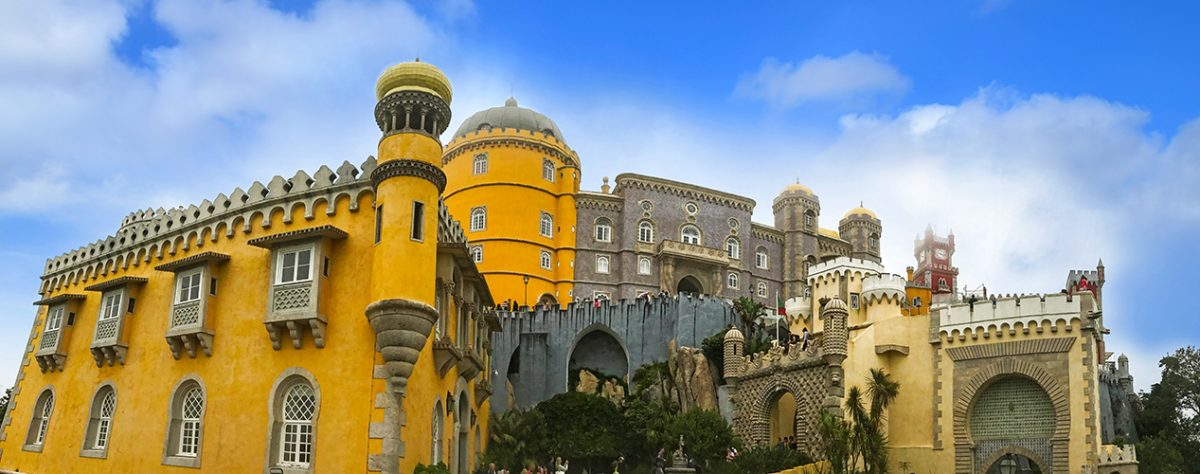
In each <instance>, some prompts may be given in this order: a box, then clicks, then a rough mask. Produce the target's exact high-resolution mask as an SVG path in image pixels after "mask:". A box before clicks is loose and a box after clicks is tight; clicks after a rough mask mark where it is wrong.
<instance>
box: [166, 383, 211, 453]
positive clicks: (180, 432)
mask: <svg viewBox="0 0 1200 474" xmlns="http://www.w3.org/2000/svg"><path fill="white" fill-rule="evenodd" d="M193 391H198V392H199V396H200V407H199V408H200V413H199V416H198V417H195V418H184V414H185V413H186V410H187V399H188V396H189V395H190V394H191V393H192V392H193ZM206 413H208V388H207V387H205V386H204V382H203V381H202V380H201V379H200V378H199V377H196V376H194V375H189V376H187V377H184V378H183V379H181V380H180V381H179V382H177V383H176V384H175V387H174V389H172V390H171V397H170V399H169V400H168V403H167V429H166V436H165V439H164V440H163V441H164V442H163V460H162V464H163V465H164V466H181V467H191V468H199V467H200V465H201V460H202V459H203V456H204V431H205V426H204V418H205V414H206ZM189 427H190V428H191V429H192V430H193V431H194V433H193V434H191V435H190V436H188V437H189V438H194V443H195V446H194V452H190V453H189V452H187V451H185V450H184V446H185V440H184V438H185V435H186V434H187V432H188V429H189Z"/></svg>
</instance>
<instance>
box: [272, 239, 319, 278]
mask: <svg viewBox="0 0 1200 474" xmlns="http://www.w3.org/2000/svg"><path fill="white" fill-rule="evenodd" d="M303 252H308V264H307V267H308V270H307V276H305V277H304V279H300V278H296V275H297V274H298V271H297V270H299V268H300V254H301V253H303ZM289 254H295V255H296V257H295V262H294V264H293V266H292V267H293V270H292V280H291V281H283V276H284V271H285V267H286V261H287V255H289ZM316 255H317V246H316V244H315V243H306V244H301V245H291V246H287V247H280V248H278V249H276V251H275V278H274V282H275V285H291V284H296V283H305V282H311V281H313V278H314V273H315V272H314V271H313V267H314V266H315V265H314V260H315V259H316Z"/></svg>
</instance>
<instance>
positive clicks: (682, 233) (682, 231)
mask: <svg viewBox="0 0 1200 474" xmlns="http://www.w3.org/2000/svg"><path fill="white" fill-rule="evenodd" d="M688 229H695V230H696V241H695V242H689V241H688V237H687V233H686V232H687V230H688ZM679 241H680V242H683V243H685V244H689V245H702V244H703V243H704V233H703V232H701V231H700V228H699V227H696V226H695V225H692V224H684V226H683V227H680V228H679Z"/></svg>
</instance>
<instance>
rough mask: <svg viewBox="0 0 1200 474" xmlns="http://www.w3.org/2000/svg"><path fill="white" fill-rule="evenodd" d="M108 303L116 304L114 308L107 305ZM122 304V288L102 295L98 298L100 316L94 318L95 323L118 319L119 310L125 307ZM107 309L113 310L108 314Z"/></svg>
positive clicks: (123, 294) (123, 290) (123, 296)
mask: <svg viewBox="0 0 1200 474" xmlns="http://www.w3.org/2000/svg"><path fill="white" fill-rule="evenodd" d="M109 301H113V302H115V303H116V304H115V306H112V305H109V304H108V303H109ZM124 302H125V289H124V288H122V289H119V290H113V291H110V292H108V293H104V295H102V297H101V298H100V316H99V317H98V318H96V319H97V322H99V321H108V320H110V319H118V318H120V317H121V310H122V308H124V306H125V304H124ZM109 308H113V309H114V311H111V312H110V311H109Z"/></svg>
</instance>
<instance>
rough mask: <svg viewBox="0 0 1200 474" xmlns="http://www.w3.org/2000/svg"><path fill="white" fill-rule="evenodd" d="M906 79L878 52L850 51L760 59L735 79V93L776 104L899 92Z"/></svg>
mask: <svg viewBox="0 0 1200 474" xmlns="http://www.w3.org/2000/svg"><path fill="white" fill-rule="evenodd" d="M909 85H910V81H909V79H908V77H906V76H904V75H903V74H901V73H900V71H899V70H897V69H896V68H895V67H894V66H892V65H891V64H890V63H889V62H888V58H887V57H884V56H881V55H879V54H863V53H861V52H858V51H852V52H850V53H847V54H846V55H843V56H840V57H836V58H830V57H828V56H822V55H817V56H814V57H811V58H809V59H806V60H804V61H803V62H801V63H800V64H793V63H787V62H780V61H779V60H777V59H775V58H767V59H766V60H764V61H763V63H762V65H761V66H760V67H759V69H758V71H755V72H754V73H751V74H746V75H743V76H742V77H741V79H740V80H739V81H738V84H737V87H736V89H735V91H734V92H735V94H736V95H738V96H741V97H747V98H751V99H758V100H762V101H764V102H766V103H767V104H769V105H771V106H772V107H776V108H791V107H795V106H797V105H800V104H803V103H805V102H815V101H852V100H858V99H863V98H870V97H872V96H876V95H880V94H902V93H904V92H905V91H907V90H908V88H909Z"/></svg>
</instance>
